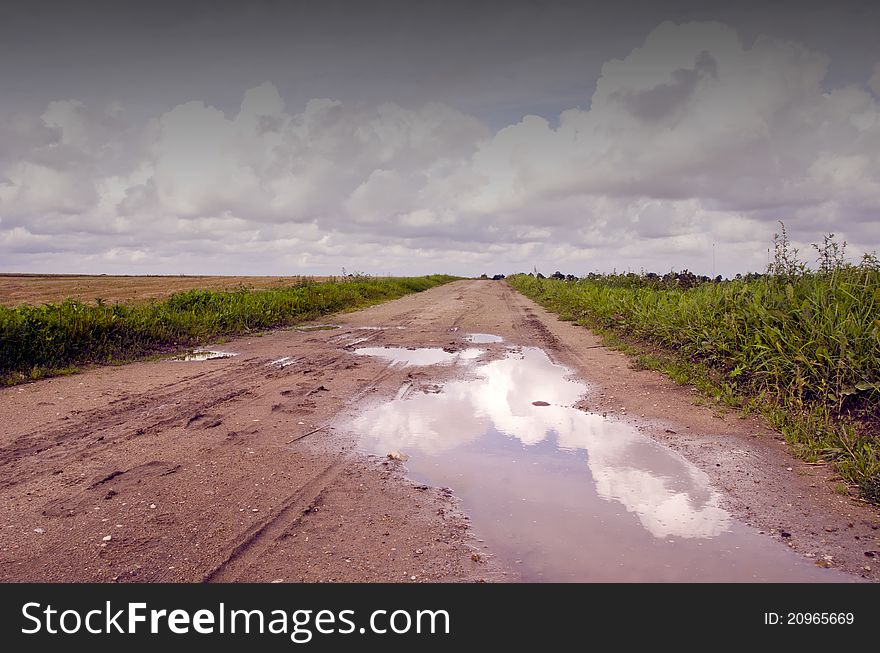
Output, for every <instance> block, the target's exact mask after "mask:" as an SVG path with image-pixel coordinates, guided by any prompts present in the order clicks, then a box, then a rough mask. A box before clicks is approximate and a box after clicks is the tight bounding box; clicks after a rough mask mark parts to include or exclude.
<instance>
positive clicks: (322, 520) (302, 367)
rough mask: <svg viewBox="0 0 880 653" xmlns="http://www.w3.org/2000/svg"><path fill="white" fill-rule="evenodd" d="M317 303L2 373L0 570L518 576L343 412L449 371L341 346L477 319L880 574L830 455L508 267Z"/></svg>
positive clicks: (761, 518) (815, 546)
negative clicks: (273, 322) (119, 351)
mask: <svg viewBox="0 0 880 653" xmlns="http://www.w3.org/2000/svg"><path fill="white" fill-rule="evenodd" d="M322 322H332V323H334V324H337V325H339V328H337V329H327V330H314V331H304V330H300V329H283V330H276V331H272V332H268V333H264V334H261V335H259V336H253V335H252V336H249V337H245V338H240V339H236V340H231V341H228V342H224V343H213V346H212V347H211V348H214V349H221V350H223V351H227V352H234V353H236V354H238V355H237V356H234V357H231V358H221V359H214V360H206V361H193V362H182V361H169V360H156V361H150V362H141V363H133V364H129V365H125V366H120V367H105V368H98V369H93V370H90V371H88V372H85V373H83V374H79V375H74V376H69V377H59V378H54V379H47V380H43V381H39V382H36V383H32V384H28V385H23V386H16V387H10V388H4V389H2V390H0V424H2V426H0V491H2V512H3V520H2V522H3V526H2V534H0V581H5V582H10V581H60V582H70V581H98V582H114V581H115V582H145V581H149V582H153V581H164V582H202V581H207V582H229V581H257V582H270V581H284V582H298V581H305V582H351V581H366V582H373V581H399V582H437V581H453V582H454V581H465V582H477V581H483V580H485V581H505V580H515V579H516V573H515V571H514V570H511V569H506V568H504V566H503V565H502V564H501V563H500V562H499V561H498V560H497V559H496V558H494V557H493V556H492V552H491V551H489V550H486V548H485V545H484V544H483V543H481V542H479V541H478V540H477V539H476V538H475V536H474V534H473V532H472V531H471V528H470V522H469V519H468V517H467V516H466V515H465V514H463V512H462V511H461V509H460V507H459V505H458V502H457V499H456V498H455V497H454V496H453V495H452V494H451V492H449V491H448V490H446V489H443V488H432V487H426V486H424V485H418V484H416V483H414V482H412V481H410V480H408V479H407V478H406V475H405V474H406V467H405V465H406V462H404V461H401V460H393V459H389V458H385V457H378V456H367V455H365V454H363V453H360V452H359V451H358V449H357V442H356V440H355V437H354V436H353V435H352V434H351V433H349V432H348V431H347V430H346V429H345V428H344V426H343V425H342V424H341V423H340V417H339V416H342V415H350V414H351V413H352V411H357V409H358V406H361V405H364V404H365V403H370V402H372V403H375V402H378V401H381V400H383V399H390V398H392V397H393V396H394V395H395V393H396V392H397V391H398V389H399V388H400V387H401V385H402V384H403V383H409V384H412V385H415V386H420V387H424V388H428V389H429V390H430V388H432V387H433V385H432V384H433V383H435V382H436V381H438V380H442V379H443V378H447V377H449V376H450V375H455V374H456V373H458V372H456V369H457V367H456V366H445V367H444V366H427V367H404V366H399V365H397V366H389V365H388V363H387V361H385V360H382V359H380V358H375V357H367V356H355V355H353V354H352V353H351V352H352V349H353V348H355V347H356V346H371V347H374V346H378V347H382V346H386V345H387V346H395V347H442V348H446V349H447V351H455V350H457V349H463V348H465V347H468V346H472V345H471V344H470V343H467V342H464V341H463V339H462V338H461V337H457V336H458V335H459V334H462V333H469V332H479V333H491V334H496V335H498V336H502V337H503V338H504V339H505V341H507V342H508V343H510V344H514V345H532V346H539V347H542V348H543V349H544V350H545V351H546V352H547V353H548V354H549V355H550V356H551V357H552V358H553V359H554V360H556V361H557V362H559V363H562V364H564V365H566V366H568V367H569V368H570V369H571V370H572V371H573V372H574V373H575V374H576V375H577V376H578V377H580V378H582V379H583V380H584V381H586V382H588V383H589V384H590V386H591V389H592V390H591V392H590V393H589V394H588V395H587V396H586V397H585V399H584V400H583V401H582V403H581V404H580V407H581V408H583V409H585V410H590V411H593V412H604V413H606V414H607V415H608V416H609V417H611V416H614V417H615V418H617V419H623V420H626V421H629V422H630V423H632V424H634V425H635V426H636V427H638V428H639V429H641V430H642V431H643V432H644V433H646V434H648V435H650V436H652V437H654V438H656V439H658V440H660V441H662V442H664V443H665V444H666V445H668V446H669V447H671V448H673V449H675V450H677V451H679V452H680V453H681V454H682V455H684V456H685V457H686V458H687V459H689V460H690V461H691V462H693V463H694V464H695V465H697V466H698V467H699V468H701V469H702V470H704V471H705V472H706V473H707V474H708V475H709V476H710V478H711V480H712V482H713V483H714V485H715V486H716V487H717V488H719V489H720V490H721V491H723V493H724V497H725V499H724V501H725V507H726V508H727V509H728V510H729V511H730V512H731V513H732V514H733V515H734V516H735V517H737V518H739V519H741V520H743V521H746V522H748V523H750V524H752V525H754V526H755V527H757V528H759V529H761V530H762V531H764V533H765V534H766V537H768V538H774V539H778V540H779V541H780V546H789V547H791V548H792V549H794V550H795V551H798V552H800V553H801V554H803V555H805V556H808V557H811V558H813V559H815V560H817V561H818V562H819V563H820V564H822V565H830V566H833V567H835V568H837V569H840V570H843V571H846V572H849V573H852V574H854V575H858V576H862V577H864V578H867V579H870V580H875V579H876V578H877V577H878V574H877V565H878V563H880V561H878V560H877V558H876V557H871V556H877V557H880V530H878V528H880V512H878V510H877V508H876V507H873V506H870V505H867V504H864V503H862V502H860V501H858V500H857V499H855V498H854V497H851V496H846V495H842V494H840V493H839V492H837V491H836V486H837V484H838V482H839V479H838V478H837V477H836V476H835V474H834V472H833V470H832V469H831V468H830V467H828V466H816V465H809V464H806V463H804V462H802V461H799V460H797V459H795V458H794V457H793V456H792V455H791V454H790V453H789V451H788V450H787V447H786V446H785V444H784V442H783V441H782V440H781V436H779V434H777V433H775V432H774V431H772V430H771V429H769V428H768V427H767V426H766V425H765V424H764V423H763V422H762V421H761V420H760V419H758V418H755V417H748V418H745V419H743V418H741V417H740V416H738V415H737V414H735V413H727V414H723V413H721V412H720V411H719V410H718V408H717V407H716V406H714V405H697V404H705V403H706V401H705V399H703V398H701V397H700V396H699V395H698V394H697V393H696V391H695V390H694V389H692V388H688V387H685V386H679V385H676V384H675V383H673V382H672V381H670V380H669V379H667V378H666V377H664V376H662V375H660V374H658V373H656V372H652V371H645V370H636V369H633V368H632V367H631V366H630V364H629V361H628V359H627V358H626V356H624V355H623V354H621V353H618V352H615V351H611V350H608V349H606V348H605V347H603V346H601V343H600V342H599V341H598V339H597V338H596V337H595V336H594V335H593V334H591V333H590V332H589V331H588V330H586V329H584V328H582V327H578V326H575V325H573V324H571V323H568V322H562V321H560V320H558V319H557V318H556V317H555V316H554V315H551V314H549V313H548V312H546V311H545V310H544V309H542V308H540V307H538V306H537V305H536V304H535V303H534V302H532V301H530V300H528V299H527V298H525V297H523V296H521V295H519V294H518V293H516V292H515V291H513V290H512V289H511V288H510V287H509V286H507V285H506V284H505V283H504V282H497V281H460V282H455V283H452V284H447V285H445V286H441V287H438V288H435V289H432V290H429V291H426V292H423V293H419V294H415V295H410V296H407V297H404V298H402V299H399V300H396V301H393V302H389V303H386V304H382V305H378V306H373V307H370V308H368V309H365V310H361V311H358V312H354V313H348V314H345V315H338V316H335V317H333V318H330V319H324V320H322ZM365 327H367V328H365ZM376 327H381V328H376ZM395 327H403V328H395ZM284 357H291V358H290V359H287V360H285V361H281V362H278V361H279V360H280V359H283V358H284ZM389 453H390V452H389ZM866 552H872V553H871V556H869V555H866ZM873 552H876V553H873Z"/></svg>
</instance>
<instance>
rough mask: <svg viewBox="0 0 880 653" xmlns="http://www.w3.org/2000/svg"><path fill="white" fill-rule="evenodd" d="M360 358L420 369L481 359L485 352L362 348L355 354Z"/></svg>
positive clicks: (430, 348) (424, 348)
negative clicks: (375, 359)
mask: <svg viewBox="0 0 880 653" xmlns="http://www.w3.org/2000/svg"><path fill="white" fill-rule="evenodd" d="M353 353H355V354H357V355H358V356H375V357H377V358H384V359H385V360H388V361H390V363H391V365H392V366H394V365H400V366H402V367H409V366H414V367H420V366H424V365H451V364H452V363H455V362H458V361H469V360H474V359H476V358H479V357H480V355H482V353H483V350H482V349H477V348H474V347H469V348H468V349H464V350H462V351H455V352H448V351H445V350H443V349H437V348H433V347H422V348H419V349H407V348H406V347H360V348H359V349H355V350H354V352H353Z"/></svg>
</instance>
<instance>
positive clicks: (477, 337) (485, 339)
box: [464, 333, 504, 345]
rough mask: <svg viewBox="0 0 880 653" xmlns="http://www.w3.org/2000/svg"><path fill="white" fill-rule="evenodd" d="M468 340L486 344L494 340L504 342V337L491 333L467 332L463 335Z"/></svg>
mask: <svg viewBox="0 0 880 653" xmlns="http://www.w3.org/2000/svg"><path fill="white" fill-rule="evenodd" d="M464 339H465V340H467V341H468V342H473V343H474V344H479V345H488V344H492V343H495V342H504V338H502V337H501V336H496V335H493V334H491V333H469V334H467V335H466V336H465V337H464Z"/></svg>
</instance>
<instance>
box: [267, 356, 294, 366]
mask: <svg viewBox="0 0 880 653" xmlns="http://www.w3.org/2000/svg"><path fill="white" fill-rule="evenodd" d="M296 361H297V359H296V358H294V357H293V356H282V357H281V358H278V359H276V360H274V361H270V362H269V365H272V366H275V367H280V368H285V367H287V366H288V365H293V364H294V363H295V362H296Z"/></svg>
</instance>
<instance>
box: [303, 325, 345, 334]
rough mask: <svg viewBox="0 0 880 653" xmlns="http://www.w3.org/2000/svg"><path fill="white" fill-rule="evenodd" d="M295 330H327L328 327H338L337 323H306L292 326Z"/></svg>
mask: <svg viewBox="0 0 880 653" xmlns="http://www.w3.org/2000/svg"><path fill="white" fill-rule="evenodd" d="M293 328H294V329H295V330H296V331H305V332H307V333H308V332H309V331H329V330H330V329H338V328H339V325H338V324H306V325H305V326H297V327H293Z"/></svg>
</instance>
